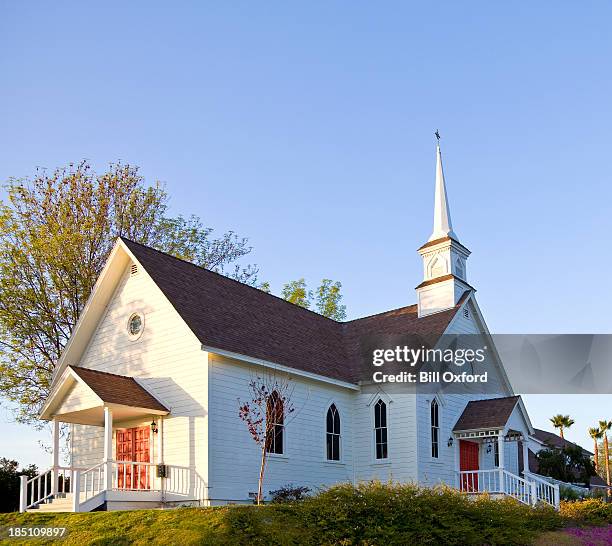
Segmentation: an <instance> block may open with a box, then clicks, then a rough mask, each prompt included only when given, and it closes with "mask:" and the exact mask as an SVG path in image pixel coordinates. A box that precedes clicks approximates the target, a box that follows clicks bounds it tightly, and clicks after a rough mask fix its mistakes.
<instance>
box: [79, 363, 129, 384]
mask: <svg viewBox="0 0 612 546" xmlns="http://www.w3.org/2000/svg"><path fill="white" fill-rule="evenodd" d="M68 367H70V368H72V369H73V370H85V371H87V372H94V373H99V374H102V375H112V376H114V377H124V378H125V379H132V380H134V381H136V380H135V379H134V377H133V376H131V375H121V374H118V373H111V372H103V371H102V370H94V369H93V368H85V367H84V366H72V365H70V364H69V365H68Z"/></svg>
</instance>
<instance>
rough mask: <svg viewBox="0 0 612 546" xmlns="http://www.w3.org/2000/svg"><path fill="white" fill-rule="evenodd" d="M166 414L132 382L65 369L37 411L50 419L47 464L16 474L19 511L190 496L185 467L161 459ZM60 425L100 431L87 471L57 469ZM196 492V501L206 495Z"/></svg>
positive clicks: (155, 502)
mask: <svg viewBox="0 0 612 546" xmlns="http://www.w3.org/2000/svg"><path fill="white" fill-rule="evenodd" d="M168 414H169V410H168V409H167V408H166V407H165V406H164V405H163V404H162V403H161V402H160V401H159V400H157V399H156V398H154V397H153V396H152V395H151V394H150V393H149V392H148V391H147V390H145V389H144V388H143V387H142V385H140V384H139V383H138V382H137V381H136V380H135V379H134V378H131V377H125V376H119V375H115V374H109V373H105V372H98V371H94V370H87V369H84V368H78V367H74V366H73V367H68V368H67V369H66V371H65V373H64V374H63V375H62V377H61V378H60V379H59V381H58V382H57V385H56V387H55V388H54V390H53V392H52V393H51V395H50V397H49V399H48V401H47V403H46V404H45V406H44V408H43V410H42V412H41V417H42V418H43V419H47V420H50V421H51V422H52V431H53V448H52V461H51V467H50V468H49V469H48V470H46V471H44V472H42V473H41V474H40V475H38V476H36V477H34V478H31V479H28V478H27V477H25V476H22V478H21V490H20V511H22V512H24V511H26V510H40V511H69V512H88V511H91V510H95V509H99V508H100V507H103V508H106V509H125V508H138V507H139V508H154V507H158V506H160V505H161V503H164V502H181V500H184V499H188V498H193V497H194V496H195V494H194V489H196V488H198V487H199V488H204V484H203V482H202V483H200V484H198V483H197V476H196V475H195V473H194V472H193V471H192V469H190V468H188V467H181V466H176V465H168V464H165V462H164V416H166V415H168ZM62 423H73V424H79V425H90V426H94V427H100V428H101V429H102V430H103V454H102V456H101V459H100V461H99V462H98V463H96V464H94V465H93V466H91V467H89V468H86V467H81V466H62V465H61V464H60V429H61V424H62ZM204 489H205V488H204ZM199 494H200V498H203V497H204V496H205V491H200V492H199Z"/></svg>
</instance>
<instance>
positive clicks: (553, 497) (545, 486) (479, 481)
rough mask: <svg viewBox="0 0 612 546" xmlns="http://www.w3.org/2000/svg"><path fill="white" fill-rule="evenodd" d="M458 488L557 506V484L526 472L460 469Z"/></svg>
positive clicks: (526, 502) (466, 491) (531, 503)
mask: <svg viewBox="0 0 612 546" xmlns="http://www.w3.org/2000/svg"><path fill="white" fill-rule="evenodd" d="M458 476H459V490H460V491H462V492H464V493H501V494H504V495H507V496H509V497H512V498H515V499H516V500H518V501H519V502H522V503H523V504H527V505H535V504H536V503H537V502H544V503H546V504H550V505H551V506H553V507H554V508H559V486H558V485H556V484H551V483H550V482H548V481H546V480H544V479H542V478H540V477H538V476H534V475H533V474H531V473H529V472H527V473H525V477H524V478H521V477H520V476H517V475H516V474H513V473H512V472H510V471H508V470H506V469H505V468H504V469H499V468H495V469H486V470H461V471H459V472H458Z"/></svg>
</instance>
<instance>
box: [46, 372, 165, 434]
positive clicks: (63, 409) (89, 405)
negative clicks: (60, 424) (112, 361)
mask: <svg viewBox="0 0 612 546" xmlns="http://www.w3.org/2000/svg"><path fill="white" fill-rule="evenodd" d="M104 407H110V408H112V409H113V413H114V414H115V416H116V418H117V420H125V419H130V418H135V417H139V416H142V415H151V414H153V415H167V414H168V413H170V411H169V409H168V408H166V406H164V405H163V404H162V403H161V402H160V401H159V400H158V399H157V398H155V397H154V396H153V395H152V394H151V393H150V392H149V391H147V390H146V389H145V388H144V387H143V386H142V385H141V384H140V383H139V382H138V381H137V380H136V379H135V378H134V377H128V376H124V375H117V374H112V373H108V372H101V371H98V370H91V369H88V368H81V367H80V366H68V368H66V370H65V371H64V373H63V374H62V377H61V378H60V379H59V381H57V383H56V384H55V386H54V389H53V391H52V392H51V394H50V396H49V397H48V398H47V401H46V403H45V405H44V407H43V409H42V411H41V414H40V417H41V419H47V420H51V419H54V418H58V419H59V420H61V421H64V422H68V423H80V424H91V425H102V424H103V423H104Z"/></svg>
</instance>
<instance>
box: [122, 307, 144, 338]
mask: <svg viewBox="0 0 612 546" xmlns="http://www.w3.org/2000/svg"><path fill="white" fill-rule="evenodd" d="M136 316H138V317H140V322H141V327H140V332H138V333H137V334H132V332H130V322H132V319H133V318H134V317H136ZM145 325H146V324H145V314H144V313H143V312H142V311H139V310H136V311H132V312H131V313H130V314H129V316H128V319H127V323H126V325H125V329H126V331H127V335H128V339H129V340H130V341H137V340H138V339H140V338H141V337H142V333H143V332H144V330H145Z"/></svg>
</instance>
